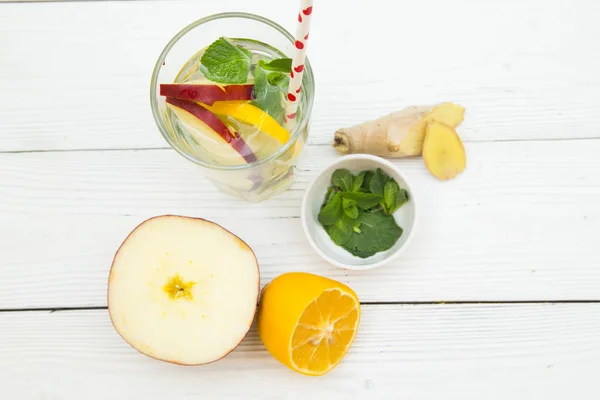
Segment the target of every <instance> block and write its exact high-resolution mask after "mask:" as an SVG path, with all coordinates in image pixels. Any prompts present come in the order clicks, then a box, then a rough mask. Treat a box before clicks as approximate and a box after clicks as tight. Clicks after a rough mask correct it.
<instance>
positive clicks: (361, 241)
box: [343, 211, 402, 258]
mask: <svg viewBox="0 0 600 400" xmlns="http://www.w3.org/2000/svg"><path fill="white" fill-rule="evenodd" d="M358 219H359V220H360V222H361V225H360V231H361V233H356V232H355V233H353V234H352V236H351V238H350V239H349V240H348V241H347V242H345V244H344V245H343V247H344V248H345V249H346V250H348V251H349V252H350V253H352V254H353V255H355V256H357V257H361V258H367V257H370V256H372V255H373V254H375V253H378V252H380V251H385V250H389V249H390V248H392V246H394V244H396V242H397V241H398V239H399V238H400V236H402V228H400V227H399V226H398V224H396V220H395V219H394V217H393V216H391V215H385V214H384V213H383V212H382V211H374V212H361V213H360V215H359V218H358Z"/></svg>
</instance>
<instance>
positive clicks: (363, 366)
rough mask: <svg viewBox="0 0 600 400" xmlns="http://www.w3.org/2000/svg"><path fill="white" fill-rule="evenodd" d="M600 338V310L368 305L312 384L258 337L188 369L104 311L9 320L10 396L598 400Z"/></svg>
mask: <svg viewBox="0 0 600 400" xmlns="http://www.w3.org/2000/svg"><path fill="white" fill-rule="evenodd" d="M42 332H43V333H42ZM599 333H600V305H598V304H588V305H565V304H563V305H553V304H544V305H510V306H508V305H502V306H500V305H486V306H480V305H470V306H451V305H435V306H365V307H363V309H362V318H361V326H360V330H359V334H358V337H357V339H356V342H355V343H354V345H353V347H352V348H351V349H350V352H349V353H348V355H347V356H346V358H345V359H344V360H343V361H342V363H341V364H340V365H339V366H338V367H337V368H336V369H334V370H333V371H332V372H331V373H329V374H328V375H326V376H324V377H321V378H310V377H305V376H302V375H299V374H296V373H294V372H292V371H290V370H288V369H287V368H286V367H284V366H283V365H281V364H279V363H278V362H277V361H275V360H274V359H273V358H272V357H271V356H270V355H269V354H268V353H267V352H266V351H265V350H264V347H263V345H262V343H261V342H260V339H259V338H258V336H257V334H256V331H255V329H252V330H251V332H250V334H249V335H248V337H247V338H246V339H245V340H244V341H243V343H242V345H241V346H240V347H238V348H237V349H236V350H235V351H234V352H233V353H232V354H230V355H229V356H227V357H226V358H225V359H223V360H221V361H219V362H217V363H214V364H210V365H206V366H201V367H180V366H175V365H170V364H166V363H162V362H159V361H156V360H152V359H149V358H147V357H145V356H143V355H141V354H139V353H137V352H136V351H135V350H133V349H132V348H130V347H129V346H128V345H127V344H125V342H124V341H122V340H121V338H120V337H119V336H118V335H117V334H116V332H115V331H114V330H113V329H112V326H111V325H110V321H109V318H108V315H107V312H106V311H105V310H99V311H78V312H58V313H50V314H49V313H41V312H29V313H0V371H2V374H1V375H0V382H1V383H2V384H1V385H0V397H1V398H3V399H60V400H79V399H81V398H85V399H86V400H96V399H125V398H131V399H141V398H144V399H149V400H154V399H165V398H170V399H172V398H177V399H198V398H203V399H216V398H219V399H221V398H244V399H306V398H310V397H314V398H331V399H367V398H368V399H375V398H377V399H383V398H385V399H398V398H407V399H411V400H413V399H417V400H418V399H443V398H456V399H465V400H471V399H473V400H480V399H483V398H485V399H489V400H506V399H514V400H520V399H523V400H524V399H527V400H530V399H534V398H535V399H550V398H552V399H567V398H571V399H577V400H592V399H593V400H596V399H597V398H598V397H600V386H599V385H598V383H597V371H598V368H599V367H600V335H599ZM315 396H316V397H315Z"/></svg>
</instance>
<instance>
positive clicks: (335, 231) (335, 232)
mask: <svg viewBox="0 0 600 400" xmlns="http://www.w3.org/2000/svg"><path fill="white" fill-rule="evenodd" d="M327 233H328V234H329V237H330V238H331V240H333V243H335V244H337V245H338V246H344V245H345V244H346V243H347V242H348V241H349V240H350V239H351V238H352V232H347V231H344V230H341V229H339V228H338V227H337V226H336V225H331V226H329V227H328V228H327Z"/></svg>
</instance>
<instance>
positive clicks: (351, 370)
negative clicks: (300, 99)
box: [0, 0, 600, 400]
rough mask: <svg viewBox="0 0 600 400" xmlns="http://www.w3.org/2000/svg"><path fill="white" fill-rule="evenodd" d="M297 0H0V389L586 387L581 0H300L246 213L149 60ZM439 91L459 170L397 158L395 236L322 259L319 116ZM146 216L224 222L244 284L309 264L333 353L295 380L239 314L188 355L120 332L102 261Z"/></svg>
mask: <svg viewBox="0 0 600 400" xmlns="http://www.w3.org/2000/svg"><path fill="white" fill-rule="evenodd" d="M296 6H297V4H296V1H287V2H283V1H276V0H270V1H266V0H262V1H261V0H255V1H247V0H220V1H210V2H209V1H202V2H198V1H171V0H160V1H148V2H147V1H115V2H104V1H98V2H91V1H83V2H42V3H31V2H20V3H2V4H0V311H1V312H0V399H2V400H13V399H18V400H20V399H28V400H29V399H44V400H49V399H53V400H54V399H60V400H70V399H78V400H79V399H92V400H95V399H161V400H162V399H216V398H236V399H237V398H239V399H251V398H252V399H254V398H256V399H279V398H298V399H306V398H315V399H325V398H341V399H347V398H357V399H375V398H390V399H461V400H464V399H478V400H479V399H486V400H487V399H511V400H512V399H577V400H581V399H594V400H597V399H599V398H600V379H598V373H599V372H598V371H599V370H600V41H599V39H600V24H599V23H598V20H599V19H600V2H598V1H597V0H573V1H562V0H505V1H494V2H491V1H481V0H454V1H443V0H423V1H413V2H408V1H391V0H371V1H369V2H358V1H345V0H322V1H321V0H317V5H316V7H315V14H314V27H313V30H312V33H311V36H312V38H313V41H312V43H311V48H310V56H311V61H312V63H313V66H314V71H315V76H316V80H317V85H316V86H317V95H316V100H315V108H314V112H313V122H312V131H311V134H310V141H309V142H310V145H309V146H308V149H307V150H308V157H307V159H306V160H305V161H304V163H303V164H301V165H299V167H298V174H297V182H296V183H295V184H294V186H293V187H292V189H291V190H289V191H287V192H286V193H284V194H282V195H280V196H278V197H276V198H274V199H272V200H269V201H267V202H265V203H262V204H259V205H251V204H248V203H245V202H242V201H239V200H236V199H233V198H230V197H227V196H225V195H223V194H221V193H219V192H217V191H216V190H215V189H214V188H213V187H212V186H211V185H210V184H208V183H207V182H206V180H205V179H204V178H203V177H202V176H201V174H200V172H199V171H198V170H197V169H196V168H195V166H194V165H192V164H191V163H189V162H187V161H186V160H184V159H183V158H182V157H180V156H178V155H177V154H176V153H175V151H173V150H171V149H170V148H168V147H167V145H166V143H165V142H164V141H163V139H162V137H161V136H160V134H159V132H158V130H157V129H156V127H155V125H154V122H153V119H152V116H151V112H150V107H149V99H148V85H149V80H150V74H151V71H152V67H153V64H154V62H155V60H156V58H157V56H158V54H159V52H160V51H161V50H162V48H163V46H164V45H165V44H166V42H167V41H168V40H169V39H170V38H171V37H172V35H173V34H174V33H176V32H177V31H178V30H179V29H181V28H182V27H183V26H184V25H186V24H187V23H189V22H191V21H192V20H195V19H197V18H199V17H202V16H204V15H208V14H212V13H215V12H222V11H231V10H240V11H248V12H253V13H257V14H261V15H264V16H266V17H268V18H271V19H273V20H275V21H277V22H280V23H281V24H282V25H284V26H285V27H287V28H288V29H290V30H293V29H294V22H295V21H294V15H295V12H296ZM349 54H353V56H352V57H349ZM349 65H350V67H348V66H349ZM446 100H451V101H455V102H458V103H460V104H463V105H464V106H466V108H467V116H466V121H465V123H464V125H463V126H462V127H461V128H460V133H461V135H462V137H463V139H464V141H465V146H466V150H467V153H468V167H467V170H466V172H465V173H464V174H463V175H462V176H460V177H459V178H458V179H456V180H454V181H451V182H447V183H441V182H439V181H436V180H435V179H434V178H432V177H431V176H430V175H429V174H428V172H427V171H426V170H425V168H424V166H423V162H422V161H421V160H418V159H413V160H402V161H396V163H397V165H399V166H400V167H401V168H402V170H403V171H404V172H405V173H406V174H407V175H408V176H409V178H411V182H414V184H415V186H416V188H415V189H416V190H417V191H418V193H419V194H420V200H421V204H420V205H421V217H422V218H421V221H420V225H419V227H418V230H417V233H416V237H415V238H414V241H413V242H412V244H411V246H410V248H409V249H408V251H407V252H406V253H405V254H404V256H403V257H402V258H401V259H400V260H398V261H397V262H395V263H394V264H392V265H389V266H387V267H384V268H381V269H378V270H374V271H366V272H350V271H345V270H341V269H337V268H335V267H332V266H329V265H327V264H326V263H325V262H323V261H322V260H321V259H320V258H319V257H318V256H317V255H316V254H315V253H314V252H313V251H312V250H311V248H310V247H309V245H308V243H307V241H306V240H305V237H304V235H303V232H302V228H301V226H300V220H299V213H300V201H301V197H302V194H303V192H304V190H305V189H306V186H307V183H308V182H309V181H310V180H311V179H312V177H313V176H315V174H316V172H317V171H318V170H319V169H320V168H322V167H323V166H324V165H326V164H327V163H329V162H330V161H331V160H332V159H334V158H335V157H336V154H335V152H334V150H333V149H332V148H331V146H330V142H331V139H332V134H333V132H334V131H335V129H337V128H339V127H342V126H348V125H352V124H354V123H357V122H360V121H362V120H366V119H370V118H374V117H376V116H378V115H382V114H384V113H387V112H389V111H392V110H395V109H399V108H401V107H404V106H407V105H412V104H420V103H430V102H438V101H446ZM163 213H175V214H183V215H191V216H201V217H204V218H209V219H212V220H214V221H216V222H218V223H220V224H222V225H224V226H225V227H227V228H228V229H230V230H232V231H233V232H235V233H236V234H238V235H239V236H240V237H242V238H243V239H244V240H246V241H247V242H248V243H249V244H250V245H251V246H252V247H253V248H254V250H255V251H256V253H257V255H258V257H259V261H260V264H261V279H262V284H265V283H267V282H269V281H270V280H271V279H272V278H274V277H275V276H277V275H279V274H281V273H283V272H287V271H310V272H313V273H317V274H321V275H325V276H328V277H331V278H334V279H338V280H340V281H342V282H344V283H346V284H348V285H350V286H351V287H352V288H354V289H355V290H356V292H357V293H358V295H359V297H360V299H361V301H362V303H363V307H362V310H363V311H362V323H361V326H360V332H359V335H358V338H357V340H356V342H355V344H354V346H353V347H352V349H351V350H350V352H349V354H348V355H347V357H346V358H345V359H344V361H343V362H342V364H341V365H340V366H339V367H338V368H337V369H335V370H334V371H333V372H331V373H330V374H328V375H326V376H325V377H322V378H309V377H304V376H301V375H298V374H295V373H293V372H291V371H289V370H288V369H286V368H285V367H283V366H282V365H280V364H279V363H277V362H276V361H275V360H274V359H273V358H272V357H271V356H270V355H269V354H268V353H267V352H266V351H265V349H264V347H263V346H262V344H261V342H260V340H259V338H258V336H257V334H256V332H255V330H254V329H253V330H252V331H251V333H250V334H249V336H248V337H247V338H246V339H245V340H244V342H243V343H242V345H241V346H240V347H239V348H238V349H237V350H236V351H235V352H233V353H232V354H231V355H230V356H228V357H226V358H225V359H224V360H222V361H220V362H218V363H215V364H211V365H208V366H203V367H178V366H174V365H170V364H166V363H161V362H158V361H155V360H152V359H149V358H147V357H144V356H142V355H141V354H139V353H137V352H136V351H135V350H133V349H131V348H130V347H129V346H128V345H126V344H125V343H124V342H123V340H121V339H120V338H119V336H118V335H117V334H116V333H115V332H114V330H113V328H112V326H111V324H110V322H109V318H108V314H107V310H106V281H107V276H108V270H109V267H110V263H111V260H112V256H113V253H114V251H115V250H116V248H117V246H118V245H119V243H120V242H121V241H122V240H123V238H124V237H125V235H126V234H127V233H128V232H129V231H130V230H131V229H132V228H133V227H134V226H135V225H137V224H138V223H139V222H140V221H142V220H144V219H146V218H148V217H150V216H154V215H159V214H163ZM257 225H260V226H261V230H258V231H257V228H256V227H257Z"/></svg>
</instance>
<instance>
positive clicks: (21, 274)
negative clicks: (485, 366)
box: [0, 140, 600, 309]
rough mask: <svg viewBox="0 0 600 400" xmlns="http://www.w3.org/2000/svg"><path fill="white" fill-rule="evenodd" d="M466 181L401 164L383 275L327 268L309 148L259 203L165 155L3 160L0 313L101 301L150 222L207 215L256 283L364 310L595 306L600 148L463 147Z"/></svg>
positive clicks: (326, 157)
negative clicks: (313, 226) (399, 204)
mask: <svg viewBox="0 0 600 400" xmlns="http://www.w3.org/2000/svg"><path fill="white" fill-rule="evenodd" d="M466 147H467V152H468V157H469V162H468V167H467V170H466V172H465V173H464V174H463V175H462V176H460V177H459V178H457V179H456V180H454V181H450V182H445V183H442V182H439V181H437V180H435V179H434V178H433V177H431V176H430V175H429V173H428V172H427V171H426V170H425V168H424V166H423V163H422V160H420V159H413V160H401V161H396V164H397V165H399V166H400V167H401V169H402V170H403V171H404V173H406V175H407V177H408V178H410V180H411V182H412V183H413V185H414V189H415V191H416V194H417V196H418V206H419V208H420V215H421V218H420V225H419V226H418V227H417V232H416V236H415V238H414V241H413V242H412V243H411V245H410V247H409V248H408V249H407V251H406V253H405V254H404V255H403V256H402V257H401V258H400V259H399V260H398V261H396V262H394V263H392V264H391V265H389V266H386V267H384V268H382V269H377V270H373V271H368V272H366V271H365V272H351V271H345V270H342V269H338V268H335V267H332V266H329V265H328V264H326V263H325V262H323V261H322V260H321V259H320V258H319V257H318V256H317V255H316V254H315V253H314V252H313V250H312V249H311V248H310V246H309V245H308V242H307V241H306V239H305V237H304V233H303V231H302V227H301V222H300V219H299V213H300V203H301V197H302V195H303V193H304V191H305V189H306V187H307V184H308V182H309V181H310V180H311V179H312V178H313V177H314V176H315V175H316V174H317V172H318V171H319V170H320V169H321V168H322V167H323V166H324V165H326V164H327V163H329V162H331V161H332V159H333V158H334V157H336V156H335V153H334V151H333V149H331V148H329V147H325V146H311V147H310V148H309V149H308V150H309V152H308V154H307V157H306V159H305V161H304V162H303V163H302V164H301V165H300V167H299V168H300V170H299V171H298V174H297V182H296V183H295V184H294V186H293V187H292V189H291V190H289V191H288V192H285V193H283V194H282V195H280V196H278V197H276V198H274V199H271V200H269V201H267V202H265V203H262V204H257V205H253V204H248V203H246V202H243V201H239V200H237V199H234V198H231V197H228V196H226V195H223V194H221V193H219V192H217V191H216V189H214V188H213V187H212V186H211V185H210V184H209V183H208V182H206V181H205V180H204V178H203V177H202V176H201V172H200V171H198V170H197V169H196V167H195V166H194V165H193V164H191V163H189V162H188V161H186V160H184V159H183V158H181V157H180V156H179V155H177V154H176V153H175V152H174V151H172V150H153V151H104V152H101V151H85V152H66V153H60V152H59V153H25V154H2V155H0V165H2V172H1V175H0V227H2V228H1V229H0V254H2V262H1V263H0V274H1V275H2V279H0V309H2V308H25V307H68V306H71V307H72V306H90V305H95V306H102V305H106V298H105V293H106V278H107V276H108V270H109V267H110V263H111V261H112V256H113V253H114V251H115V250H116V249H117V247H118V245H119V244H120V242H121V241H122V240H123V239H124V238H125V236H126V235H127V233H128V232H129V231H130V230H131V229H133V227H135V226H136V225H137V224H138V223H139V222H141V221H142V220H144V219H145V218H148V217H150V216H154V215H159V214H166V213H173V214H182V215H192V216H201V217H204V218H209V219H212V220H215V221H216V222H219V223H221V224H223V225H224V226H225V227H227V228H228V229H230V230H232V231H233V232H235V233H236V234H238V235H239V236H240V237H242V238H243V239H244V240H246V241H247V242H248V243H249V244H250V245H251V246H252V247H253V248H254V249H255V251H256V253H257V255H258V258H259V262H260V264H261V274H262V283H263V284H264V283H266V282H268V281H270V280H271V279H272V278H274V277H275V276H277V275H279V274H281V273H283V272H287V271H295V270H300V271H310V272H314V273H317V274H322V275H327V276H330V277H333V278H335V279H338V280H341V281H343V282H345V283H347V284H349V285H350V286H351V287H353V288H354V289H355V290H356V291H357V293H358V294H359V296H360V298H361V300H363V301H368V302H371V301H443V300H446V301H449V300H552V299H554V300H559V299H562V300H568V299H571V300H573V299H575V300H577V299H595V300H600V265H599V262H600V261H599V260H600V248H599V247H598V232H599V231H600V158H598V154H600V140H580V141H549V142H520V143H519V142H503V143H469V144H467V146H466Z"/></svg>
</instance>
